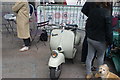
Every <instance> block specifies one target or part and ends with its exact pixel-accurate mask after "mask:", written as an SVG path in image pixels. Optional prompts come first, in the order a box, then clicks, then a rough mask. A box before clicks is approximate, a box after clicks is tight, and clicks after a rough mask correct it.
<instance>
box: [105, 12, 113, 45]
mask: <svg viewBox="0 0 120 80" xmlns="http://www.w3.org/2000/svg"><path fill="white" fill-rule="evenodd" d="M105 24H106V26H105V32H106V42H107V44H108V45H111V44H112V43H113V29H112V17H111V14H110V13H109V14H107V15H106V16H105Z"/></svg>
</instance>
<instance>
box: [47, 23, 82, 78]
mask: <svg viewBox="0 0 120 80" xmlns="http://www.w3.org/2000/svg"><path fill="white" fill-rule="evenodd" d="M80 41H81V37H80V32H79V31H78V26H77V25H72V24H67V25H66V26H64V27H63V28H62V29H53V30H52V32H51V35H50V49H51V57H50V59H49V62H48V65H49V69H50V78H51V79H58V78H59V76H60V73H61V69H62V64H63V63H65V58H68V59H73V58H74V56H75V53H76V51H77V49H76V46H77V45H79V44H80Z"/></svg>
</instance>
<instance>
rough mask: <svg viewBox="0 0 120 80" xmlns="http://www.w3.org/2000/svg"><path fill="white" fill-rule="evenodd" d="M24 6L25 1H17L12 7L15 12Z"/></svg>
mask: <svg viewBox="0 0 120 80" xmlns="http://www.w3.org/2000/svg"><path fill="white" fill-rule="evenodd" d="M23 6H24V2H16V3H15V5H14V6H13V7H12V10H13V11H14V12H16V13H17V12H18V11H19V10H20V9H21V8H22V7H23Z"/></svg>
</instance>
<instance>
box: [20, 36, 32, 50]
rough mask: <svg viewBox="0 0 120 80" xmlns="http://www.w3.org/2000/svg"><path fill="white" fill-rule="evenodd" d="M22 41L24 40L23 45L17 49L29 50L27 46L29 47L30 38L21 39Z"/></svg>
mask: <svg viewBox="0 0 120 80" xmlns="http://www.w3.org/2000/svg"><path fill="white" fill-rule="evenodd" d="M23 42H24V44H25V46H24V47H23V48H21V49H20V50H19V51H20V52H23V51H27V50H29V47H30V38H28V39H23Z"/></svg>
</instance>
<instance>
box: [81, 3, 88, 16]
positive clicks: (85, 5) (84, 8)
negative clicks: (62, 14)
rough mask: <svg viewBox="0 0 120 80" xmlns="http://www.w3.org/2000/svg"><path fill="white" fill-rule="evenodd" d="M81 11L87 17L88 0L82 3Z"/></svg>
mask: <svg viewBox="0 0 120 80" xmlns="http://www.w3.org/2000/svg"><path fill="white" fill-rule="evenodd" d="M81 12H82V13H83V14H85V15H86V16H87V17H88V13H89V2H86V3H85V4H84V6H83V8H82V10H81Z"/></svg>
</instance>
